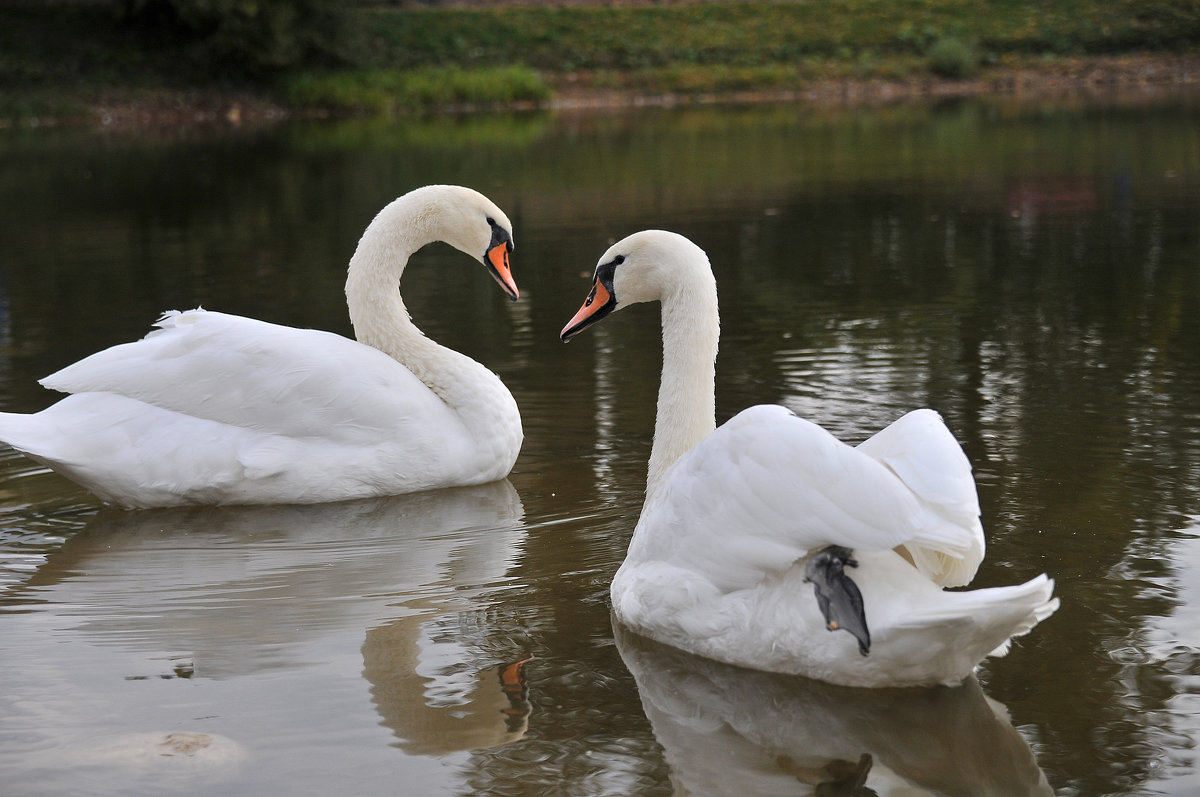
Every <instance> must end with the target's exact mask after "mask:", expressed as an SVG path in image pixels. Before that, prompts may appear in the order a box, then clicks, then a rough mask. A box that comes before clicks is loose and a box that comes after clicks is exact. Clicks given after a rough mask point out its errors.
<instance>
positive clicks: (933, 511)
mask: <svg viewBox="0 0 1200 797" xmlns="http://www.w3.org/2000/svg"><path fill="white" fill-rule="evenodd" d="M437 240H441V241H445V242H446V243H449V244H450V245H452V246H454V247H455V248H457V249H459V250H461V251H463V252H465V253H466V254H468V255H470V256H471V257H473V258H479V259H480V260H481V261H482V262H483V264H484V265H485V267H486V268H487V269H488V270H489V271H490V272H491V273H492V275H493V276H494V277H495V279H496V280H497V282H499V283H500V286H501V288H502V289H503V290H504V291H505V292H506V293H507V294H508V295H509V296H510V297H511V298H512V299H514V300H515V299H516V298H517V296H518V290H517V286H516V283H515V282H514V281H513V277H512V273H511V270H510V266H509V260H508V256H509V253H510V252H511V250H512V248H513V234H512V224H511V223H510V222H509V220H508V218H507V217H506V216H505V214H504V213H503V212H502V211H501V210H500V209H499V208H497V207H496V206H495V205H494V204H493V203H492V202H491V201H489V200H488V199H487V198H485V197H484V196H482V195H481V194H479V193H477V192H475V191H472V190H470V189H467V188H462V187H458V186H427V187H424V188H419V189H416V190H414V191H412V192H410V193H408V194H406V195H404V196H402V197H400V198H399V199H397V200H395V201H394V202H392V203H391V204H390V205H388V206H387V207H385V208H384V209H383V210H382V211H381V212H380V213H379V215H378V216H377V217H376V218H375V219H374V221H372V222H371V224H370V225H369V226H368V227H367V229H366V231H365V232H364V234H363V236H362V239H361V240H360V242H359V244H358V248H357V250H356V251H355V253H354V256H353V257H352V258H351V260H350V267H349V271H348V275H347V280H346V300H347V305H348V307H349V311H350V318H351V321H352V322H353V324H354V330H355V334H356V336H357V338H358V341H359V342H354V341H350V340H347V339H345V338H342V337H340V336H337V335H331V334H328V333H324V332H319V331H314V330H300V329H294V328H291V327H282V326H277V325H274V324H268V323H264V322H261V321H255V320H252V319H247V318H241V317H238V316H230V315H226V314H222V313H214V312H205V311H203V310H193V311H189V312H184V313H175V312H172V313H168V314H167V315H166V316H164V317H163V319H161V320H160V321H159V323H158V326H159V329H158V330H156V331H154V332H152V333H150V334H149V335H148V336H146V337H145V338H144V339H142V340H140V341H137V342H134V343H128V344H124V345H120V346H115V347H113V348H110V349H106V350H104V351H101V352H98V353H97V354H94V355H92V356H90V357H87V358H85V359H84V360H81V361H80V362H78V363H75V364H74V365H71V366H68V367H67V368H64V369H63V370H61V371H59V372H57V373H55V374H52V375H51V376H48V377H46V378H45V379H43V380H42V384H43V385H45V386H46V387H49V388H51V389H54V390H60V391H63V392H66V393H70V394H71V395H69V396H68V397H67V398H65V399H63V400H62V401H60V402H58V403H57V404H55V405H53V406H51V407H49V408H48V409H46V410H43V411H42V412H39V413H36V414H33V415H21V414H13V413H0V440H3V441H5V442H7V443H8V444H9V445H11V446H12V447H14V448H16V449H19V450H21V451H24V452H25V453H27V454H28V455H29V456H31V457H32V458H34V459H36V460H38V461H40V462H43V463H44V464H46V465H48V466H50V467H51V468H53V469H54V470H56V471H58V472H59V473H61V474H63V475H65V476H67V477H68V478H71V479H73V480H75V481H77V482H78V483H80V484H82V485H83V486H84V487H86V488H88V489H89V490H91V491H92V492H94V493H96V494H97V495H98V496H100V497H101V498H102V499H104V500H106V501H109V502H111V503H114V504H119V505H122V506H128V507H149V506H171V505H180V504H189V503H211V504H252V503H311V502H327V501H337V500H343V499H350V498H361V497H367V496H376V495H388V494H399V493H406V492H415V491H419V490H425V489H430V488H435V487H449V486H462V485H473V484H483V483H486V482H490V481H495V480H497V479H501V478H503V477H504V476H505V475H506V474H507V473H508V472H509V471H510V470H511V468H512V466H513V464H514V462H515V460H516V457H517V454H518V452H519V450H520V446H521V441H522V431H521V419H520V414H519V412H518V410H517V406H516V402H515V401H514V400H513V397H512V395H511V393H509V391H508V390H507V389H506V388H505V387H504V385H503V384H502V383H501V382H500V380H499V378H498V377H496V375H495V374H493V373H492V372H491V371H489V370H488V369H487V368H485V367H483V366H482V365H480V364H479V363H476V362H475V361H473V360H471V359H470V358H468V357H466V356H464V355H462V354H459V353H457V352H454V351H452V350H450V349H447V348H445V347H443V346H440V345H438V344H437V343H434V342H433V341H431V340H429V339H428V338H426V337H425V336H424V335H423V334H422V333H421V332H420V330H419V329H417V327H416V326H415V325H414V324H413V323H412V322H411V320H409V317H408V314H407V312H406V310H405V308H404V304H403V302H402V300H401V298H400V294H399V292H398V290H397V283H398V282H399V280H400V277H401V274H402V273H403V270H404V267H405V265H406V263H407V261H408V258H409V257H410V256H411V255H412V253H413V252H415V251H416V250H417V249H419V248H421V247H422V246H424V245H426V244H428V243H431V242H433V241H437ZM644 301H659V302H661V304H662V327H663V374H662V383H661V387H660V391H659V397H658V421H657V425H656V429H655V435H654V445H653V449H652V452H651V456H650V463H649V473H648V479H647V482H648V483H647V488H646V503H645V505H644V507H643V510H642V515H641V519H640V520H639V522H638V525H637V528H636V530H635V532H634V537H633V540H632V542H631V544H630V547H629V552H628V555H627V557H626V559H625V562H624V564H622V566H621V567H620V569H619V570H618V572H617V574H616V576H615V578H614V580H613V584H612V590H611V592H612V601H613V608H614V611H615V613H616V615H617V617H618V618H619V619H620V620H621V621H622V622H623V623H625V624H626V625H628V626H629V627H630V628H632V629H633V630H635V631H638V632H640V633H643V634H645V635H646V636H649V637H651V638H653V639H656V640H658V641H660V642H664V643H666V644H668V645H672V646H674V647H678V648H681V649H684V650H687V651H689V652H692V653H696V654H699V655H701V656H705V657H708V658H712V659H716V660H719V661H724V662H727V663H730V664H737V665H743V666H748V667H753V668H756V669H762V670H770V671H776V672H785V673H798V674H804V675H808V676H810V677H814V678H818V679H821V680H826V681H831V682H834V683H840V684H846V685H851V686H902V685H913V684H929V683H957V682H960V681H961V680H962V679H963V678H965V677H966V676H967V675H968V674H969V673H970V672H971V670H972V669H973V668H974V666H975V665H976V664H978V663H979V661H980V660H981V659H983V658H984V657H985V656H987V655H989V654H998V653H1001V652H1003V651H1004V650H1006V648H1007V646H1008V643H1009V640H1010V639H1011V638H1012V637H1013V636H1016V635H1019V634H1023V633H1026V632H1028V631H1029V630H1030V629H1031V628H1032V627H1033V626H1034V625H1035V624H1036V623H1037V622H1039V621H1040V620H1042V619H1044V618H1045V617H1047V616H1049V615H1050V614H1051V613H1052V612H1053V611H1054V610H1055V609H1056V608H1057V606H1058V602H1057V600H1056V599H1053V598H1052V597H1051V592H1052V589H1053V582H1051V581H1050V580H1049V579H1047V578H1046V577H1045V576H1039V577H1038V578H1035V579H1033V580H1032V581H1029V582H1027V583H1026V584H1023V585H1020V586H1016V587H1006V588H999V589H990V590H975V591H971V592H945V591H944V590H943V587H946V586H955V585H963V584H966V583H968V582H969V581H970V580H971V578H972V577H973V576H974V574H975V571H976V569H977V568H978V566H979V563H980V562H981V561H982V558H983V551H984V542H983V531H982V528H981V526H980V524H979V505H978V500H977V498H976V494H975V486H974V482H973V480H972V478H971V471H970V466H969V464H968V463H967V461H966V457H965V456H964V455H963V453H962V451H961V449H960V448H959V446H958V444H957V442H955V440H954V438H953V437H952V436H951V434H950V432H949V431H948V430H947V429H946V427H945V426H944V425H943V424H942V422H941V419H940V418H939V417H938V416H937V415H936V414H935V413H933V412H932V411H929V410H919V411H917V412H914V413H910V414H909V415H907V416H905V417H904V418H901V419H900V420H899V421H897V422H896V423H894V424H892V425H891V426H889V427H888V428H886V429H884V430H883V431H882V432H880V433H879V434H877V435H876V436H875V437H873V438H871V439H870V440H868V441H867V442H865V443H863V444H862V445H860V446H858V447H857V448H851V447H849V446H846V445H844V444H842V443H840V442H839V441H837V440H835V439H834V438H833V437H832V436H831V435H829V434H828V433H827V432H825V431H824V430H823V429H821V428H820V427H818V426H815V425H814V424H811V423H808V422H806V421H803V420H801V419H799V418H797V417H795V416H794V415H792V414H791V413H789V412H788V411H787V410H786V409H784V408H782V407H778V406H760V407H753V408H751V409H748V410H746V411H744V412H742V413H741V414H740V415H738V416H736V417H735V418H734V419H732V420H731V421H729V422H728V423H726V424H725V425H723V426H722V427H721V428H720V429H714V427H715V422H714V418H715V409H714V407H715V404H714V376H715V358H716V353H717V342H718V336H719V320H718V310H717V293H716V284H715V281H714V279H713V275H712V270H711V268H710V266H709V263H708V258H707V257H706V256H705V254H704V252H703V251H702V250H700V249H699V247H697V246H696V245H695V244H693V243H692V242H690V241H688V240H687V239H686V238H684V237H682V236H679V235H676V234H673V233H668V232H663V231H656V230H650V231H644V232H641V233H636V234H634V235H632V236H630V237H628V238H626V239H625V240H623V241H621V242H619V243H617V244H616V245H614V246H613V247H612V248H610V249H609V251H608V252H607V253H606V254H605V255H604V257H602V258H601V260H600V263H599V265H598V266H597V268H596V271H595V278H594V282H593V286H592V290H591V293H590V294H589V296H588V298H587V301H586V302H585V303H584V305H583V307H582V308H580V310H579V312H578V313H577V314H576V315H575V317H574V318H573V319H572V320H571V321H570V322H569V323H568V324H567V326H566V327H565V328H564V329H563V331H562V338H563V340H567V339H569V338H570V337H571V336H572V335H574V334H576V333H577V332H579V331H581V330H582V329H584V328H585V327H587V326H590V325H591V324H593V323H595V322H597V321H599V320H600V319H602V318H604V317H605V316H607V315H608V314H609V313H611V312H612V311H613V310H615V309H617V308H619V307H624V306H626V305H629V304H633V303H636V302H644ZM830 630H845V631H847V632H848V633H845V634H836V633H829V631H830Z"/></svg>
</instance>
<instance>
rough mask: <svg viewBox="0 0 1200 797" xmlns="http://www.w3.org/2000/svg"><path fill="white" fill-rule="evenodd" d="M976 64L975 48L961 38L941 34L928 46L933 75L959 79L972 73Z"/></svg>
mask: <svg viewBox="0 0 1200 797" xmlns="http://www.w3.org/2000/svg"><path fill="white" fill-rule="evenodd" d="M978 66H979V56H978V55H977V54H976V53H975V48H974V47H972V46H971V45H970V44H968V43H967V42H965V41H963V40H962V39H956V38H954V37H953V36H943V37H942V38H940V39H938V40H937V41H936V42H934V44H933V46H932V47H930V48H929V68H930V69H931V70H933V73H934V74H935V75H941V76H942V77H948V78H955V79H961V78H965V77H970V76H971V75H972V74H974V73H975V69H976V67H978Z"/></svg>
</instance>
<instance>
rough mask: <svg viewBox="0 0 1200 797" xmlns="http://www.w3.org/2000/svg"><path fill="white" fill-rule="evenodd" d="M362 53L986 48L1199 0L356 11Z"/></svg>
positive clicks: (652, 62) (437, 57)
mask: <svg viewBox="0 0 1200 797" xmlns="http://www.w3.org/2000/svg"><path fill="white" fill-rule="evenodd" d="M359 13H360V14H361V15H362V16H363V17H365V18H367V19H369V23H368V24H367V25H366V26H364V27H365V28H366V29H367V30H368V31H369V33H368V34H367V35H368V37H369V42H370V46H369V47H368V48H367V49H366V50H364V53H363V56H362V57H363V58H364V59H367V60H369V61H370V65H372V66H376V67H380V66H415V65H419V64H457V65H460V66H469V65H473V64H512V63H521V64H525V65H528V66H532V67H534V68H537V69H542V70H546V71H555V72H564V71H571V70H577V69H588V70H593V69H610V70H627V71H631V70H640V69H647V68H654V67H661V66H666V65H670V64H726V65H729V66H734V67H741V66H761V65H765V64H778V63H795V62H797V61H798V60H800V59H806V58H810V57H819V58H823V59H831V60H837V61H842V62H857V61H859V60H860V59H862V58H864V57H869V58H892V57H897V56H905V55H927V54H928V53H929V50H930V49H931V48H932V47H933V46H934V45H935V44H937V43H938V42H939V41H941V40H943V39H948V38H952V39H958V40H960V41H963V42H968V41H969V42H974V43H975V46H977V47H978V48H981V49H982V50H984V51H986V52H990V53H996V54H1005V53H1011V54H1024V55H1042V54H1045V53H1054V54H1097V55H1098V54H1113V53H1123V52H1131V51H1138V50H1148V49H1163V48H1172V49H1176V50H1179V49H1188V48H1195V47H1196V46H1198V45H1200V3H1197V2H1196V1H1195V0H1111V2H1099V1H1098V0H1046V1H1045V2H1040V3H1033V2H1029V1H1028V0H992V2H989V3H979V2H977V0H840V1H839V2H837V3H777V2H762V1H761V0H748V1H747V2H729V3H685V4H674V5H650V6H645V5H632V6H630V5H615V6H611V7H610V6H599V5H598V6H588V7H547V6H542V5H536V4H535V5H521V6H515V7H506V8H430V9H401V10H395V9H388V10H382V9H370V10H364V11H361V12H359Z"/></svg>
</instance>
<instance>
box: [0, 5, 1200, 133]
mask: <svg viewBox="0 0 1200 797" xmlns="http://www.w3.org/2000/svg"><path fill="white" fill-rule="evenodd" d="M342 13H343V14H344V15H345V18H344V20H343V21H344V22H345V23H346V29H347V30H348V31H349V34H348V35H347V36H346V37H344V38H342V39H340V40H339V41H340V43H339V44H338V45H337V46H338V48H339V49H338V51H337V52H336V53H331V54H329V55H330V57H329V58H327V59H325V61H326V64H327V66H325V67H323V68H321V69H320V70H317V69H316V68H313V67H307V68H300V69H293V70H291V71H283V72H276V73H273V74H269V75H258V76H257V77H255V78H248V77H246V76H245V75H239V74H237V73H236V72H235V71H234V70H232V69H231V68H230V65H229V64H228V63H226V62H224V61H221V60H213V57H212V55H211V52H209V51H206V50H205V49H204V48H202V47H198V46H193V45H189V44H187V43H184V42H181V41H171V40H169V39H164V38H163V37H139V36H138V35H137V34H136V32H135V31H132V30H130V29H128V28H124V27H122V26H121V24H120V23H119V21H118V18H117V14H115V13H114V12H113V10H112V7H111V4H108V3H104V2H93V3H88V2H77V3H44V2H37V0H10V1H9V2H6V3H0V118H2V117H5V116H7V117H9V118H13V117H17V116H28V115H31V114H39V113H51V114H53V113H54V112H55V111H56V110H59V112H61V113H67V112H68V111H74V112H77V110H78V109H79V108H81V107H87V106H88V105H89V104H94V103H95V101H96V98H97V97H99V96H101V95H103V96H106V97H112V96H113V95H114V94H115V95H117V96H120V95H121V94H122V92H124V93H126V94H130V95H134V94H135V93H136V92H137V91H143V90H167V91H191V90H196V89H199V90H210V89H216V90H218V91H220V90H224V89H228V88H237V89H239V90H251V91H254V92H256V93H258V94H259V95H260V96H263V97H265V98H267V99H270V100H273V101H276V102H282V103H283V104H285V105H289V106H292V107H299V108H321V109H325V110H329V111H333V112H366V113H406V112H411V111H413V110H418V109H430V108H441V107H447V106H473V107H480V106H496V105H506V104H512V103H539V102H543V101H544V100H546V99H547V98H548V97H549V96H550V95H551V93H552V91H553V89H554V88H556V87H565V86H568V85H575V86H597V87H605V86H608V87H613V88H633V89H637V90H646V91H670V92H683V93H703V92H730V91H754V90H770V89H779V88H800V87H802V86H803V85H804V84H805V82H806V81H810V80H813V79H818V78H827V77H839V78H840V77H882V78H905V77H912V76H921V75H930V74H934V75H940V76H946V77H966V76H969V75H971V74H974V73H975V72H976V71H977V70H979V69H981V68H986V65H988V64H997V63H1003V64H1012V63H1014V62H1021V63H1032V64H1037V63H1049V61H1047V60H1046V59H1055V58H1060V57H1073V56H1102V55H1122V54H1131V53H1144V52H1154V53H1166V52H1189V53H1196V52H1200V1H1198V0H1043V1H1042V2H1029V1H1028V0H990V1H989V2H982V3H981V2H979V0H837V1H836V2H833V1H832V0H807V1H800V2H756V1H754V0H751V1H750V2H736V3H729V4H721V3H715V2H700V3H694V4H682V5H679V4H674V5H644V6H615V7H609V6H600V5H597V6H595V7H578V6H572V7H560V8H551V7H545V6H540V5H526V6H515V7H511V8H437V7H432V8H397V7H394V6H376V5H371V4H369V3H358V4H353V3H347V4H345V5H344V6H343V7H342ZM329 63H340V64H342V65H343V66H342V67H340V68H337V69H330V68H329V67H328V64H329Z"/></svg>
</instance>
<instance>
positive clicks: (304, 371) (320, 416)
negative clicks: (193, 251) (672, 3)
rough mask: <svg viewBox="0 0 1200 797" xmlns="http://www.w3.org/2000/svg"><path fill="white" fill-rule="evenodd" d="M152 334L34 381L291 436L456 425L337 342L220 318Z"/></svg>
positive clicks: (373, 438)
mask: <svg viewBox="0 0 1200 797" xmlns="http://www.w3.org/2000/svg"><path fill="white" fill-rule="evenodd" d="M158 326H159V329H157V330H155V331H153V332H151V333H150V334H149V335H147V336H146V337H145V338H143V339H141V340H139V341H135V342H133V343H126V344H121V345H118V346H113V347H112V348H109V349H105V350H104V351H100V352H97V353H96V354H93V355H91V356H89V357H86V358H84V359H83V360H80V361H79V362H77V363H75V364H73V365H69V366H67V367H66V368H64V369H62V370H61V371H58V372H57V373H54V374H51V375H50V376H48V377H46V378H45V379H43V380H42V384H43V385H44V386H46V387H48V388H50V389H52V390H59V391H63V392H66V393H88V392H104V393H112V394H116V395H119V396H125V397H128V398H133V399H137V400H138V401H141V402H144V403H146V404H150V405H153V406H155V407H160V408H163V409H167V410H171V411H173V412H176V413H181V414H183V415H188V416H192V417H195V418H200V419H204V420H209V421H216V422H218V423H222V424H228V425H230V426H236V427H241V428H245V429H250V430H253V431H256V432H263V433H267V434H274V435H281V436H285V437H292V438H304V437H320V438H325V439H330V440H332V441H334V442H338V443H345V444H355V443H363V442H377V441H378V439H379V435H380V433H381V432H382V431H386V432H387V433H388V435H389V436H393V437H394V436H396V434H397V432H398V431H399V430H402V429H405V428H406V427H410V426H412V427H416V428H417V430H418V432H419V430H420V429H429V428H431V427H432V428H441V429H443V430H445V429H447V428H449V427H454V428H457V426H458V420H457V418H456V417H455V415H454V413H453V412H451V411H450V410H449V408H447V407H446V406H445V404H444V403H443V402H442V401H441V400H440V399H439V398H438V397H437V396H436V395H435V394H434V393H433V392H432V391H431V390H430V389H429V388H428V387H427V386H426V385H424V384H423V383H422V382H421V381H420V380H419V379H417V377H416V376H414V375H413V374H412V373H411V372H410V371H409V370H408V369H407V368H405V367H404V366H403V365H400V364H399V363H397V362H396V361H395V360H393V359H392V358H391V357H389V356H387V355H386V354H384V353H383V352H381V351H378V350H377V349H374V348H371V347H370V346H365V345H363V344H361V343H358V342H357V341H353V340H349V339H347V338H344V337H342V336H340V335H334V334H332V333H328V332H321V331H318V330H312V329H297V328H294V327H286V326H281V325H278V324H270V323H267V322H263V321H257V320H255V319H251V318H244V317H241V316H235V315H228V314H225V313H214V312H207V311H204V310H191V311H188V312H183V313H179V312H171V313H168V314H167V315H165V316H164V317H163V318H162V319H161V320H160V321H159V323H158Z"/></svg>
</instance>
